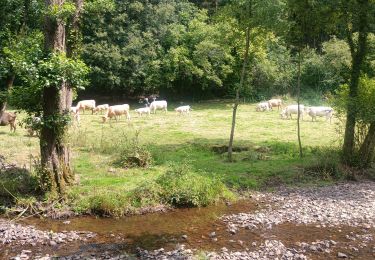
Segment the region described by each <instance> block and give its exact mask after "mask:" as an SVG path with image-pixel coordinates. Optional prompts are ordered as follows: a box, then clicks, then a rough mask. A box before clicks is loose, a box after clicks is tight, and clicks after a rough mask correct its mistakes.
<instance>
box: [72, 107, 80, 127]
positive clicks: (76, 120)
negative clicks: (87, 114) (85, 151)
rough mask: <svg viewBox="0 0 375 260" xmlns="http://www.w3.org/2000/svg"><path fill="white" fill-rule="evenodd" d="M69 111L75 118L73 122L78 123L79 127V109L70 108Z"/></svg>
mask: <svg viewBox="0 0 375 260" xmlns="http://www.w3.org/2000/svg"><path fill="white" fill-rule="evenodd" d="M69 111H70V114H71V115H72V116H73V122H77V125H78V126H79V124H80V122H81V117H80V115H79V110H78V109H77V107H70V109H69Z"/></svg>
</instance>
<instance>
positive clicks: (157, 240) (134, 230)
mask: <svg viewBox="0 0 375 260" xmlns="http://www.w3.org/2000/svg"><path fill="white" fill-rule="evenodd" d="M256 208H257V206H256V203H255V202H254V201H250V200H242V201H239V202H236V203H234V204H232V205H225V204H219V205H215V206H209V207H204V208H187V209H175V210H172V211H170V212H164V213H151V214H146V215H136V216H130V217H124V218H120V219H113V218H96V217H77V218H71V219H69V221H70V224H64V221H66V220H51V219H38V218H31V219H26V220H23V221H22V223H23V224H28V225H34V226H36V227H38V228H39V229H42V230H48V231H49V230H52V231H54V232H61V231H70V230H75V231H91V232H94V233H97V234H98V237H97V240H98V241H96V242H104V243H106V242H110V241H114V240H117V242H118V243H119V242H120V243H122V244H123V246H122V247H123V248H126V249H127V251H131V252H134V250H135V249H136V247H141V248H144V249H148V250H149V249H158V248H161V247H163V248H165V249H172V248H174V247H175V245H176V244H177V243H185V244H187V245H189V246H191V247H193V248H196V247H199V248H202V249H207V250H209V249H217V248H221V247H223V246H224V243H225V239H223V238H224V237H227V236H228V237H229V236H230V234H229V233H228V232H227V231H226V226H225V225H224V223H223V222H222V221H220V220H219V218H220V217H221V216H223V215H225V214H234V213H240V212H251V211H255V210H256ZM211 232H216V236H215V237H217V238H218V241H217V242H215V243H213V241H212V239H211V238H210V236H209V234H210V233H211ZM183 235H187V239H185V238H183V237H182V236H183Z"/></svg>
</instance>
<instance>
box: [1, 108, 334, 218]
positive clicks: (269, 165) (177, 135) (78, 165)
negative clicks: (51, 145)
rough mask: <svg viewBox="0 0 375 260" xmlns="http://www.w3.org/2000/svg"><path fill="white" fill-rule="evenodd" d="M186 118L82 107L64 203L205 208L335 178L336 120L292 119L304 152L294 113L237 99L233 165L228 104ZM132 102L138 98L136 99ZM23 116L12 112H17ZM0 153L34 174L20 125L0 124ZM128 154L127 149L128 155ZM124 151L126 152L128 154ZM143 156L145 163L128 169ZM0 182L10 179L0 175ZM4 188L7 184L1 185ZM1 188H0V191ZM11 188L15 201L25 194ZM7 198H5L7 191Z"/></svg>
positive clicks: (33, 144)
mask: <svg viewBox="0 0 375 260" xmlns="http://www.w3.org/2000/svg"><path fill="white" fill-rule="evenodd" d="M191 105H192V108H193V111H192V112H191V113H190V115H177V114H176V113H175V112H174V111H173V110H172V109H173V108H174V107H175V106H177V104H176V105H170V107H169V111H168V113H167V114H164V113H163V112H159V111H158V112H157V113H156V114H155V115H154V114H152V115H151V116H149V117H147V116H142V117H139V116H138V115H136V114H135V113H134V109H135V108H137V105H134V106H131V109H132V110H133V112H131V116H132V119H131V121H130V122H127V121H126V120H125V118H121V119H120V120H119V121H118V122H115V121H114V120H113V121H112V122H111V123H106V124H103V123H102V120H101V115H91V112H89V111H86V113H85V114H84V115H81V125H80V126H79V127H77V126H72V127H70V129H69V134H68V136H67V142H68V143H69V145H70V147H71V148H72V158H73V160H72V161H73V168H74V171H75V174H76V183H75V185H73V186H72V187H70V188H69V191H68V193H67V200H66V201H65V202H64V203H65V204H66V205H69V207H70V208H72V209H73V210H74V211H75V212H77V213H95V214H104V215H116V216H121V215H124V214H131V213H136V212H139V211H140V210H141V209H144V208H147V207H150V208H152V207H155V206H158V205H172V206H204V205H208V204H211V203H215V202H217V201H220V200H223V199H225V200H231V199H234V198H235V197H237V196H238V194H239V193H241V192H245V191H248V190H254V189H255V190H259V189H271V188H274V187H276V186H278V185H309V184H311V183H314V184H316V183H319V184H320V183H324V182H331V181H334V180H336V179H338V178H339V177H338V172H337V169H336V168H335V167H336V166H335V161H337V153H336V152H335V149H337V147H338V146H339V142H338V141H339V139H340V136H339V134H338V132H339V131H338V129H339V128H340V124H339V122H338V120H337V119H333V121H332V123H330V122H329V121H325V119H324V118H318V122H311V118H310V117H309V116H307V115H306V116H305V118H304V121H302V122H301V138H302V144H303V146H304V153H305V157H304V158H303V159H302V160H301V159H300V158H299V156H298V146H297V135H296V129H297V127H296V120H294V119H293V120H282V119H281V118H280V116H279V113H278V112H277V109H276V111H269V112H256V111H255V104H241V105H240V106H239V110H238V117H237V125H236V132H235V143H234V146H235V152H234V159H235V162H233V163H230V162H228V161H227V160H226V152H225V150H226V146H227V144H228V138H229V133H230V127H231V125H230V124H231V115H232V103H230V102H226V101H212V102H203V103H193V104H191ZM138 106H139V105H138ZM24 116H25V115H23V114H21V115H20V117H24ZM0 150H1V154H2V155H3V156H4V157H5V158H6V159H7V161H8V162H16V163H17V165H19V166H21V167H24V168H26V169H28V170H29V171H30V172H31V173H32V174H33V172H34V171H35V167H33V164H34V162H35V161H37V160H38V154H39V139H38V138H37V137H30V136H28V135H27V132H26V130H25V129H24V128H21V127H18V129H17V131H16V133H10V132H9V130H8V128H6V127H1V128H0ZM129 155H131V156H129ZM129 158H130V159H129ZM138 161H144V162H145V165H144V166H145V167H132V166H133V165H132V164H133V163H134V162H135V163H137V162H138ZM0 181H2V182H3V187H4V185H5V186H6V185H8V186H10V185H9V183H7V182H6V181H5V180H4V179H1V178H0ZM9 189H11V188H10V187H8V190H9ZM6 193H7V192H5V191H1V186H0V195H3V196H5V194H6ZM26 193H27V192H24V191H22V190H20V189H17V187H15V189H14V191H13V192H12V194H13V195H14V196H18V197H19V199H18V200H17V201H18V202H22V201H23V200H25V199H30V195H28V194H26ZM13 195H12V196H13Z"/></svg>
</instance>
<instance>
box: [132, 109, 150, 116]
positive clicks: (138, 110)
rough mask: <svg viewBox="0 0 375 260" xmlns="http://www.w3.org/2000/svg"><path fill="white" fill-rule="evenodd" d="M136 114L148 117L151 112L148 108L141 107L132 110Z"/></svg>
mask: <svg viewBox="0 0 375 260" xmlns="http://www.w3.org/2000/svg"><path fill="white" fill-rule="evenodd" d="M134 111H135V112H137V113H138V115H139V116H142V115H143V114H146V115H150V113H151V110H150V108H149V107H142V108H138V109H135V110H134Z"/></svg>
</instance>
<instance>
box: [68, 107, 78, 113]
mask: <svg viewBox="0 0 375 260" xmlns="http://www.w3.org/2000/svg"><path fill="white" fill-rule="evenodd" d="M69 111H70V113H72V114H76V113H77V107H70V109H69Z"/></svg>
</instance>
